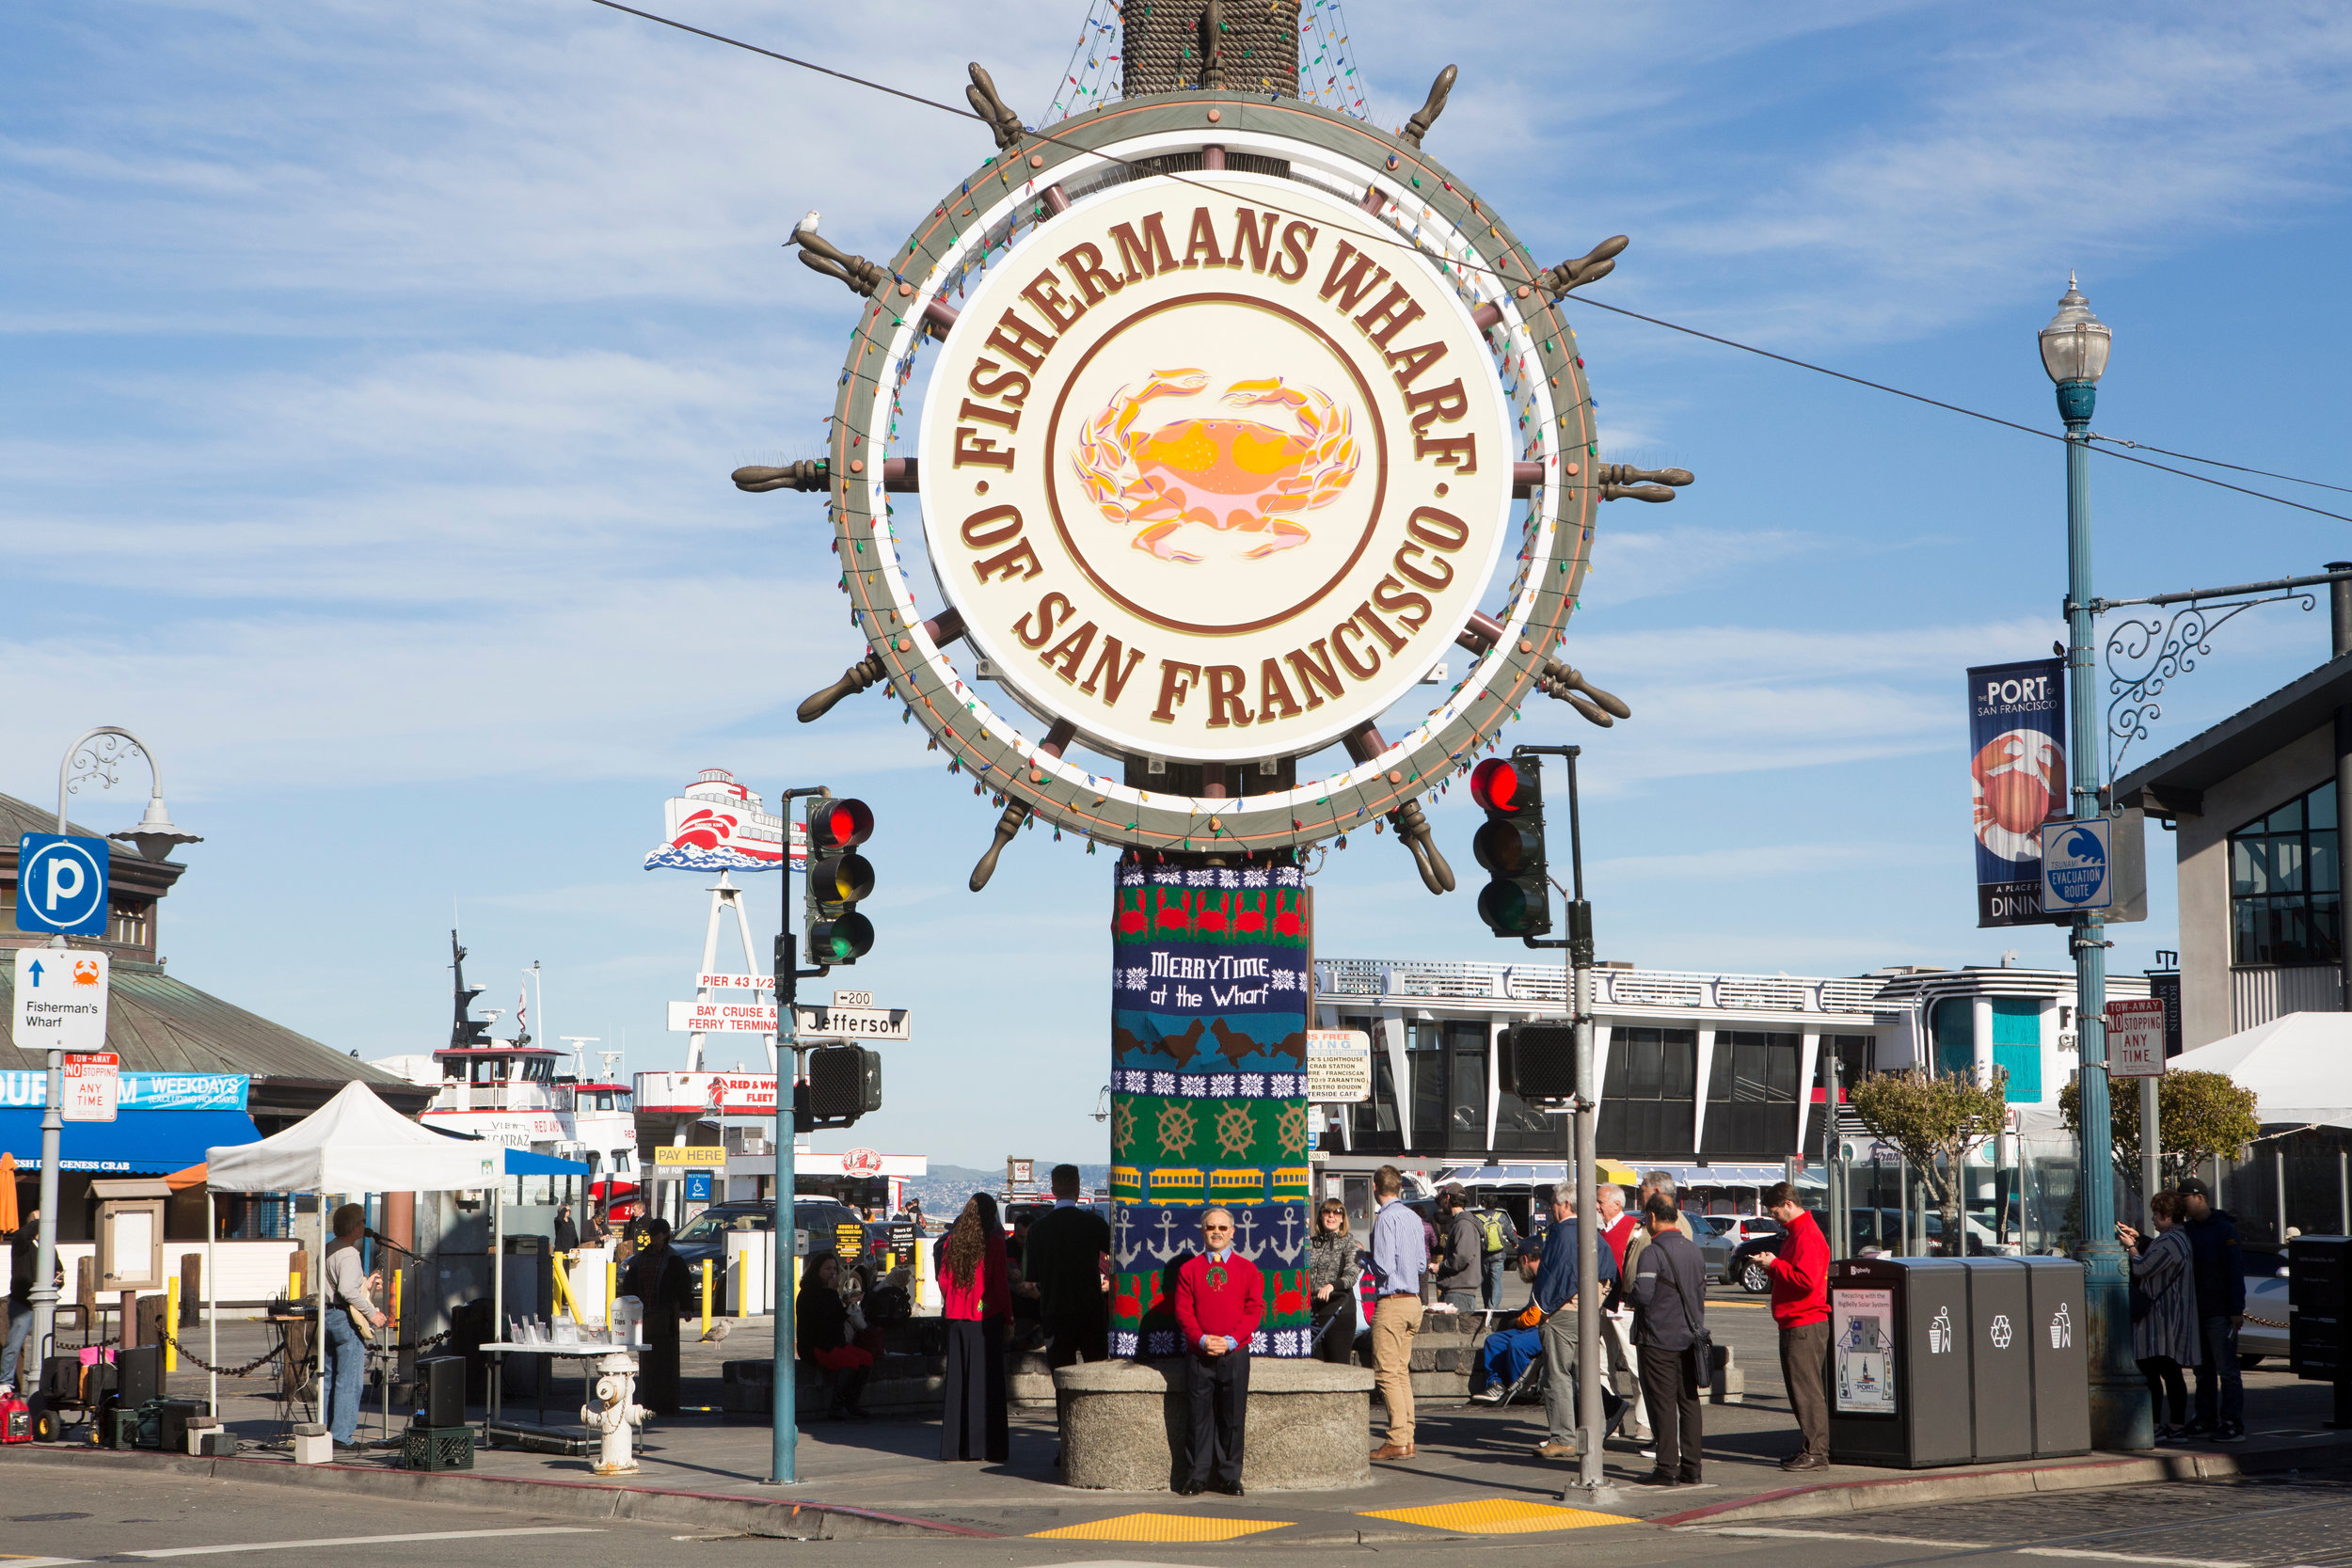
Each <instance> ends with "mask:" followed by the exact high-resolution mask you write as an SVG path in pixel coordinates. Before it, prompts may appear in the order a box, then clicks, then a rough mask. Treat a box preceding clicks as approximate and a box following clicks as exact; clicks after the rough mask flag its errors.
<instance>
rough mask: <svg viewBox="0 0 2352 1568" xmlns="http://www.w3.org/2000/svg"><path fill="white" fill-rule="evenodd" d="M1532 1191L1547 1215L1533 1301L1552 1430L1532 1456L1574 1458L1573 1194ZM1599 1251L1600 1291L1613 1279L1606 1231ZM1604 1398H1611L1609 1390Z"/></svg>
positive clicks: (1577, 1285)
mask: <svg viewBox="0 0 2352 1568" xmlns="http://www.w3.org/2000/svg"><path fill="white" fill-rule="evenodd" d="M1534 1196H1535V1201H1536V1203H1537V1204H1539V1205H1542V1206H1543V1207H1545V1208H1546V1209H1547V1210H1548V1211H1549V1213H1550V1215H1551V1224H1550V1225H1549V1226H1548V1227H1545V1230H1544V1260H1543V1262H1542V1264H1541V1265H1540V1266H1539V1267H1538V1268H1537V1269H1536V1271H1535V1305H1536V1306H1537V1307H1541V1308H1542V1309H1543V1313H1544V1327H1543V1338H1544V1418H1545V1421H1546V1423H1547V1424H1548V1425H1549V1427H1550V1429H1551V1430H1550V1431H1549V1433H1547V1434H1546V1436H1545V1438H1544V1440H1543V1441H1542V1442H1540V1443H1538V1444H1536V1445H1535V1457H1536V1458H1538V1459H1574V1458H1576V1457H1578V1455H1579V1454H1580V1453H1581V1451H1582V1446H1581V1443H1580V1442H1579V1439H1578V1433H1577V1424H1576V1409H1577V1398H1576V1301H1577V1295H1578V1293H1579V1291H1580V1289H1581V1285H1580V1281H1579V1279H1578V1271H1577V1256H1576V1253H1577V1222H1576V1199H1575V1196H1574V1193H1573V1190H1572V1189H1569V1188H1565V1187H1538V1188H1536V1189H1535V1195H1534ZM1598 1252H1599V1258H1598V1261H1597V1269H1598V1271H1599V1274H1600V1278H1599V1279H1598V1280H1597V1281H1596V1282H1595V1284H1594V1287H1593V1288H1594V1289H1595V1290H1598V1291H1607V1290H1608V1288H1609V1287H1610V1286H1612V1285H1614V1284H1615V1283H1616V1282H1617V1258H1616V1254H1614V1253H1613V1252H1612V1251H1610V1250H1609V1240H1608V1238H1607V1237H1605V1236H1604V1237H1602V1238H1600V1246H1599V1248H1598ZM1608 1398H1609V1400H1610V1402H1612V1403H1614V1402H1615V1396H1614V1395H1609V1396H1608Z"/></svg>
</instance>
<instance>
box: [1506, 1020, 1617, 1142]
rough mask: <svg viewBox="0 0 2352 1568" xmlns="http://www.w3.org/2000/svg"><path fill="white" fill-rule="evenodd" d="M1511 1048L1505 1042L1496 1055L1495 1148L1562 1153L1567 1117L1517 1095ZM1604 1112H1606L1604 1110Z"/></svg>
mask: <svg viewBox="0 0 2352 1568" xmlns="http://www.w3.org/2000/svg"><path fill="white" fill-rule="evenodd" d="M1512 1069H1513V1063H1512V1060H1511V1049H1510V1047H1509V1045H1508V1044H1505V1045H1504V1046H1503V1047H1502V1050H1501V1051H1500V1052H1498V1053H1497V1055H1496V1058H1495V1076H1496V1078H1497V1080H1498V1081H1499V1082H1498V1084H1497V1085H1496V1093H1495V1144H1494V1147H1495V1152H1496V1153H1498V1154H1565V1153H1566V1152H1568V1143H1567V1138H1568V1128H1567V1121H1568V1118H1567V1117H1551V1116H1546V1115H1545V1114H1544V1113H1543V1112H1541V1111H1538V1110H1536V1109H1535V1108H1534V1106H1533V1105H1530V1104H1529V1103H1528V1102H1527V1101H1524V1100H1522V1099H1520V1098H1519V1093H1518V1083H1517V1082H1516V1081H1515V1075H1514V1073H1513V1070H1512ZM1603 1114H1604V1115H1606V1113H1605V1112H1604V1113H1603Z"/></svg>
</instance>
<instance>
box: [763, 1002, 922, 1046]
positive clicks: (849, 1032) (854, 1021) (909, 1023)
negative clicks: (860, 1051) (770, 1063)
mask: <svg viewBox="0 0 2352 1568" xmlns="http://www.w3.org/2000/svg"><path fill="white" fill-rule="evenodd" d="M792 1014H793V1017H794V1019H795V1021H796V1025H797V1027H798V1029H799V1030H800V1034H801V1037H802V1038H803V1039H806V1038H808V1037H811V1036H814V1037H817V1038H818V1039H839V1040H911V1039H913V1038H914V1013H913V1012H912V1011H911V1010H909V1009H908V1008H905V1007H795V1008H793V1009H792Z"/></svg>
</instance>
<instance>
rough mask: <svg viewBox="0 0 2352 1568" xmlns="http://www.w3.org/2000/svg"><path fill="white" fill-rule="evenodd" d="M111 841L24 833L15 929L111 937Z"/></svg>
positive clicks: (19, 850)
mask: <svg viewBox="0 0 2352 1568" xmlns="http://www.w3.org/2000/svg"><path fill="white" fill-rule="evenodd" d="M106 857H107V848H106V841H105V840H104V839H103V838H80V837H68V836H67V835H65V834H62V833H25V834H24V835H22V836H21V837H19V838H18V839H17V841H16V863H17V878H16V928H17V929H18V930H20V931H50V932H62V933H63V934H65V935H67V936H73V937H99V936H104V935H105V934H106V865H107V859H106Z"/></svg>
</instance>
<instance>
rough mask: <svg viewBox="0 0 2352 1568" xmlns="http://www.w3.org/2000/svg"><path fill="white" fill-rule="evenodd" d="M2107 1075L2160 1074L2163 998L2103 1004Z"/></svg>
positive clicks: (2162, 1061)
mask: <svg viewBox="0 0 2352 1568" xmlns="http://www.w3.org/2000/svg"><path fill="white" fill-rule="evenodd" d="M2107 1076H2108V1077H2110V1078H2161V1077H2163V1076H2164V1001H2163V999H2162V998H2161V997H2153V996H2152V997H2149V998H2147V999H2145V1000H2137V999H2135V1000H2132V1001H2125V1002H2110V1003H2108V1004H2107Z"/></svg>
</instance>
